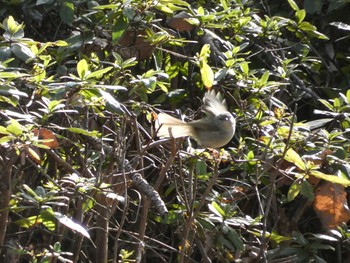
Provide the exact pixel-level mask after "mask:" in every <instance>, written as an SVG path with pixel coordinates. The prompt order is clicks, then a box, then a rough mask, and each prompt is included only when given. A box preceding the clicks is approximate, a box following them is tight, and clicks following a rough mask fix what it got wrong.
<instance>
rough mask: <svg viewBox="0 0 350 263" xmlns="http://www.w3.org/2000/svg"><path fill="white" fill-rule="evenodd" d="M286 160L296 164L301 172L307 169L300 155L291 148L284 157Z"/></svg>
mask: <svg viewBox="0 0 350 263" xmlns="http://www.w3.org/2000/svg"><path fill="white" fill-rule="evenodd" d="M284 159H285V160H286V161H288V162H291V163H293V164H295V165H296V166H297V167H298V168H300V169H301V170H303V171H304V170H305V169H306V165H305V162H304V161H303V160H302V159H301V157H300V155H299V154H298V153H297V152H296V151H294V150H293V149H292V148H289V149H288V150H287V152H286V154H285V156H284Z"/></svg>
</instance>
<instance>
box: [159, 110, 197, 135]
mask: <svg viewBox="0 0 350 263" xmlns="http://www.w3.org/2000/svg"><path fill="white" fill-rule="evenodd" d="M156 129H157V130H158V133H157V135H158V137H159V138H180V137H187V136H190V135H191V134H192V133H193V130H192V129H193V128H192V127H191V126H190V125H189V124H188V123H186V122H184V121H182V120H179V119H177V118H174V117H172V116H170V115H168V114H166V113H159V114H158V116H157V120H156Z"/></svg>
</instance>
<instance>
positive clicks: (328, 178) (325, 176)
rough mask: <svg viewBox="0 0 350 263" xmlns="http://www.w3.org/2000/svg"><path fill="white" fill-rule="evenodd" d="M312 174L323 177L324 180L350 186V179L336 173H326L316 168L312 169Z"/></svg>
mask: <svg viewBox="0 0 350 263" xmlns="http://www.w3.org/2000/svg"><path fill="white" fill-rule="evenodd" d="M310 174H312V175H313V176H315V177H317V178H320V179H323V180H325V181H328V182H331V183H335V184H341V185H343V186H350V180H348V179H345V178H340V177H338V176H336V175H332V174H325V173H322V172H320V171H316V170H312V171H311V172H310Z"/></svg>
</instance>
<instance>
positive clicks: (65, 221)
mask: <svg viewBox="0 0 350 263" xmlns="http://www.w3.org/2000/svg"><path fill="white" fill-rule="evenodd" d="M54 216H55V218H56V219H57V220H58V221H59V222H60V223H61V224H63V225H65V226H66V227H68V228H69V229H71V230H73V231H75V232H78V233H79V234H81V235H83V236H85V237H87V238H90V234H89V232H87V231H86V229H85V228H84V227H82V226H81V225H80V224H78V223H76V222H74V221H73V220H72V219H70V218H69V217H67V216H66V215H63V214H61V213H58V212H55V213H54Z"/></svg>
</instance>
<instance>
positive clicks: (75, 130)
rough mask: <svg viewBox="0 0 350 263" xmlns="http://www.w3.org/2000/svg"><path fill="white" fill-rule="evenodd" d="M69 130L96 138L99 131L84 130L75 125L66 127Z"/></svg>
mask: <svg viewBox="0 0 350 263" xmlns="http://www.w3.org/2000/svg"><path fill="white" fill-rule="evenodd" d="M66 129H67V130H68V131H71V132H74V133H77V134H83V135H86V136H91V137H94V138H97V135H98V132H97V131H92V132H91V131H87V130H84V129H80V128H75V127H71V128H66Z"/></svg>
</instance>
